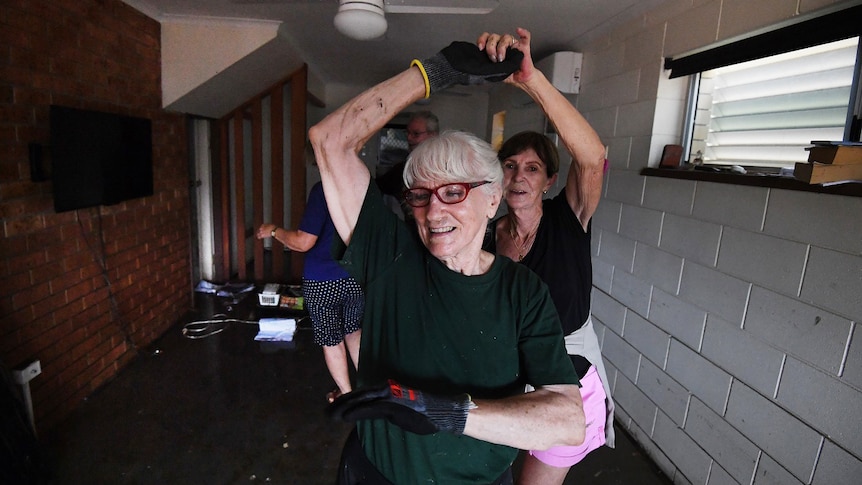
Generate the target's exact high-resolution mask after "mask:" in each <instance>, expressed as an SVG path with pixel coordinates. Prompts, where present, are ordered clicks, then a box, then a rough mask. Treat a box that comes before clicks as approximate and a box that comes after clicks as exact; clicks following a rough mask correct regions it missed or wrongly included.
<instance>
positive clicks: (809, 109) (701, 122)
mask: <svg viewBox="0 0 862 485" xmlns="http://www.w3.org/2000/svg"><path fill="white" fill-rule="evenodd" d="M858 42H859V38H858V37H854V38H851V39H847V40H842V41H838V42H831V43H828V44H823V45H819V46H815V47H810V48H806V49H802V50H798V51H794V52H790V53H787V54H780V55H776V56H771V57H767V58H763V59H758V60H754V61H749V62H744V63H740V64H735V65H731V66H727V67H722V68H718V69H713V70H710V71H704V72H703V73H701V78H700V87H699V94H698V104H697V112H696V115H695V127H694V130H693V140H692V145H691V156H690V159H695V158H696V157H697V153H696V152H698V151H699V152H700V155H701V156H702V159H703V162H704V163H713V164H722V165H755V166H769V167H783V166H792V165H793V163H794V162H797V161H805V160H807V159H808V152H806V151H805V148H806V147H808V146H810V145H811V141H812V140H842V139H843V137H844V127H845V124H846V123H847V113H848V106H849V103H850V92H851V87H852V84H853V73H854V70H855V69H856V66H855V64H856V50H857V44H858Z"/></svg>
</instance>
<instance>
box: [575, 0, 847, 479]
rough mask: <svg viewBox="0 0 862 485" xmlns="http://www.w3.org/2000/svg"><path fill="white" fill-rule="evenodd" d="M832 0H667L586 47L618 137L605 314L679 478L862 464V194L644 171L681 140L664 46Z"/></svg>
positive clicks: (688, 43)
mask: <svg viewBox="0 0 862 485" xmlns="http://www.w3.org/2000/svg"><path fill="white" fill-rule="evenodd" d="M832 3H845V4H849V3H852V2H833V1H831V0H811V1H806V2H797V1H796V0H775V1H770V2H742V1H737V0H718V1H712V2H694V4H692V3H691V2H665V3H664V4H662V5H661V6H659V7H657V8H655V9H653V10H652V11H650V12H648V13H647V14H646V15H644V16H643V17H641V18H639V19H637V21H633V22H630V23H629V24H627V25H625V26H623V27H621V28H618V29H616V30H614V31H613V32H611V33H609V34H607V35H606V36H603V37H601V38H596V39H589V40H585V41H584V42H583V44H582V45H578V46H572V47H574V48H575V49H576V50H581V51H583V52H584V67H583V73H584V78H583V80H582V85H581V94H580V95H579V96H578V107H579V108H580V109H581V111H582V112H583V113H584V114H585V116H586V117H587V118H588V119H589V120H590V122H591V123H592V124H593V126H595V127H596V128H597V130H598V131H599V134H600V135H601V137H602V140H603V141H604V142H605V143H607V144H608V145H609V147H610V150H609V159H610V163H611V171H610V173H609V174H608V176H607V178H606V186H605V191H604V196H603V198H602V201H601V203H600V205H599V209H598V212H597V213H596V215H595V217H594V219H593V251H594V254H593V271H594V272H593V284H594V288H593V301H592V311H593V317H594V321H595V322H596V328H597V332H598V333H599V337H600V340H601V343H602V351H603V354H604V357H605V359H606V361H607V362H608V373H609V378H610V379H611V381H612V383H613V394H614V396H615V399H616V402H617V405H618V414H617V416H618V420H619V423H620V424H622V425H623V426H624V427H626V428H627V429H628V430H629V431H631V432H632V433H633V435H634V436H635V437H636V439H637V440H638V441H639V442H640V443H641V444H642V445H643V446H644V447H645V449H646V450H647V452H648V453H649V455H650V456H651V457H652V458H654V459H655V460H656V462H657V463H658V464H659V466H660V467H661V468H662V469H663V470H664V471H665V472H667V473H668V474H669V475H670V476H672V477H673V478H674V483H679V484H685V483H691V484H707V485H709V484H750V483H751V484H761V483H763V484H782V485H792V484H829V485H836V484H847V485H850V484H855V483H858V482H859V477H860V476H862V438H860V434H859V432H858V431H859V430H860V429H862V418H860V417H859V413H858V412H856V409H858V408H859V406H860V403H862V341H860V339H859V338H858V337H859V336H858V335H857V334H858V333H859V332H860V330H862V328H860V324H862V297H860V295H862V219H860V217H859V214H860V213H862V198H858V197H845V196H835V195H825V194H815V193H809V192H796V191H788V190H778V189H767V188H760V187H747V186H736V185H728V184H715V183H707V182H695V181H687V180H672V179H663V178H656V177H644V176H642V175H640V169H641V168H642V167H645V166H647V164H648V163H649V162H650V161H653V162H654V165H655V162H656V161H657V160H658V156H659V154H660V153H661V149H662V147H663V146H664V144H666V143H678V140H679V127H680V122H681V121H680V118H679V113H680V112H681V111H682V110H681V109H680V106H681V103H682V102H683V100H684V98H685V87H686V86H685V80H682V81H677V80H668V79H667V78H666V74H665V73H664V72H663V71H662V70H661V67H660V66H661V65H662V58H663V56H665V55H674V54H678V53H680V52H685V51H688V50H691V49H695V48H697V47H701V46H705V45H708V44H710V43H712V42H715V41H717V40H721V39H725V38H727V37H731V36H734V35H738V34H741V33H744V32H747V31H751V30H755V29H757V28H760V27H763V26H766V25H770V24H774V23H778V22H781V21H783V20H786V19H787V18H792V17H793V16H795V15H796V14H797V10H799V11H801V13H807V12H808V11H810V10H812V9H816V8H820V7H823V6H827V5H829V4H832ZM755 4H756V5H755Z"/></svg>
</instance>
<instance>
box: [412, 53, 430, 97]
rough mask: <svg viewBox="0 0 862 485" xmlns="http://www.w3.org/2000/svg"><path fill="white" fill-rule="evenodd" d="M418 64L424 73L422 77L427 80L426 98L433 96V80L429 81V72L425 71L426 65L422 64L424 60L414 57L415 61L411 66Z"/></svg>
mask: <svg viewBox="0 0 862 485" xmlns="http://www.w3.org/2000/svg"><path fill="white" fill-rule="evenodd" d="M413 66H416V67H418V68H419V72H421V73H422V79H423V80H424V81H425V99H428V98H430V97H431V82H430V81H428V73H427V72H425V66H423V65H422V61H420V60H419V59H413V62H411V63H410V67H413Z"/></svg>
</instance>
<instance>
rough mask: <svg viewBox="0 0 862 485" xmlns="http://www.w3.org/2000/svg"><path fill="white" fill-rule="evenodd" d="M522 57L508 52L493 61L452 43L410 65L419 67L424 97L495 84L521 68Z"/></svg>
mask: <svg viewBox="0 0 862 485" xmlns="http://www.w3.org/2000/svg"><path fill="white" fill-rule="evenodd" d="M523 59H524V54H523V53H522V52H521V51H519V50H517V49H509V51H508V52H506V59H505V60H504V61H502V62H493V61H491V60H490V59H488V56H487V55H486V54H485V53H484V52H482V51H480V50H479V48H478V47H476V45H475V44H471V43H469V42H460V41H456V42H452V43H451V44H449V45H448V46H447V47H446V48H444V49H443V50H441V51H440V52H438V53H437V54H436V55H434V56H433V57H429V58H428V59H425V60H423V61H420V60H418V59H414V60H413V62H412V63H411V64H410V65H411V66H417V67H419V70H420V71H422V77H423V78H425V97H426V98H427V97H429V96H431V94H432V93H436V92H437V91H441V90H443V89H446V88H448V87H449V86H452V85H454V84H464V85H470V84H484V83H488V82H499V81H502V80H503V79H506V78H507V77H509V75H510V74H512V73H513V72H515V71H517V70H518V68H519V67H520V66H521V61H522V60H523Z"/></svg>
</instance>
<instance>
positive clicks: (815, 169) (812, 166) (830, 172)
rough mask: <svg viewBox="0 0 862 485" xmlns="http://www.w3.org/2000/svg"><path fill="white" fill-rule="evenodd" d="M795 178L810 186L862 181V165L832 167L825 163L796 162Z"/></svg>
mask: <svg viewBox="0 0 862 485" xmlns="http://www.w3.org/2000/svg"><path fill="white" fill-rule="evenodd" d="M793 177H794V178H795V179H797V180H801V181H803V182H806V183H809V184H823V183H828V182H840V181H844V180H862V163H855V164H849V165H830V164H825V163H810V162H796V166H795V167H794V169H793Z"/></svg>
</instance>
